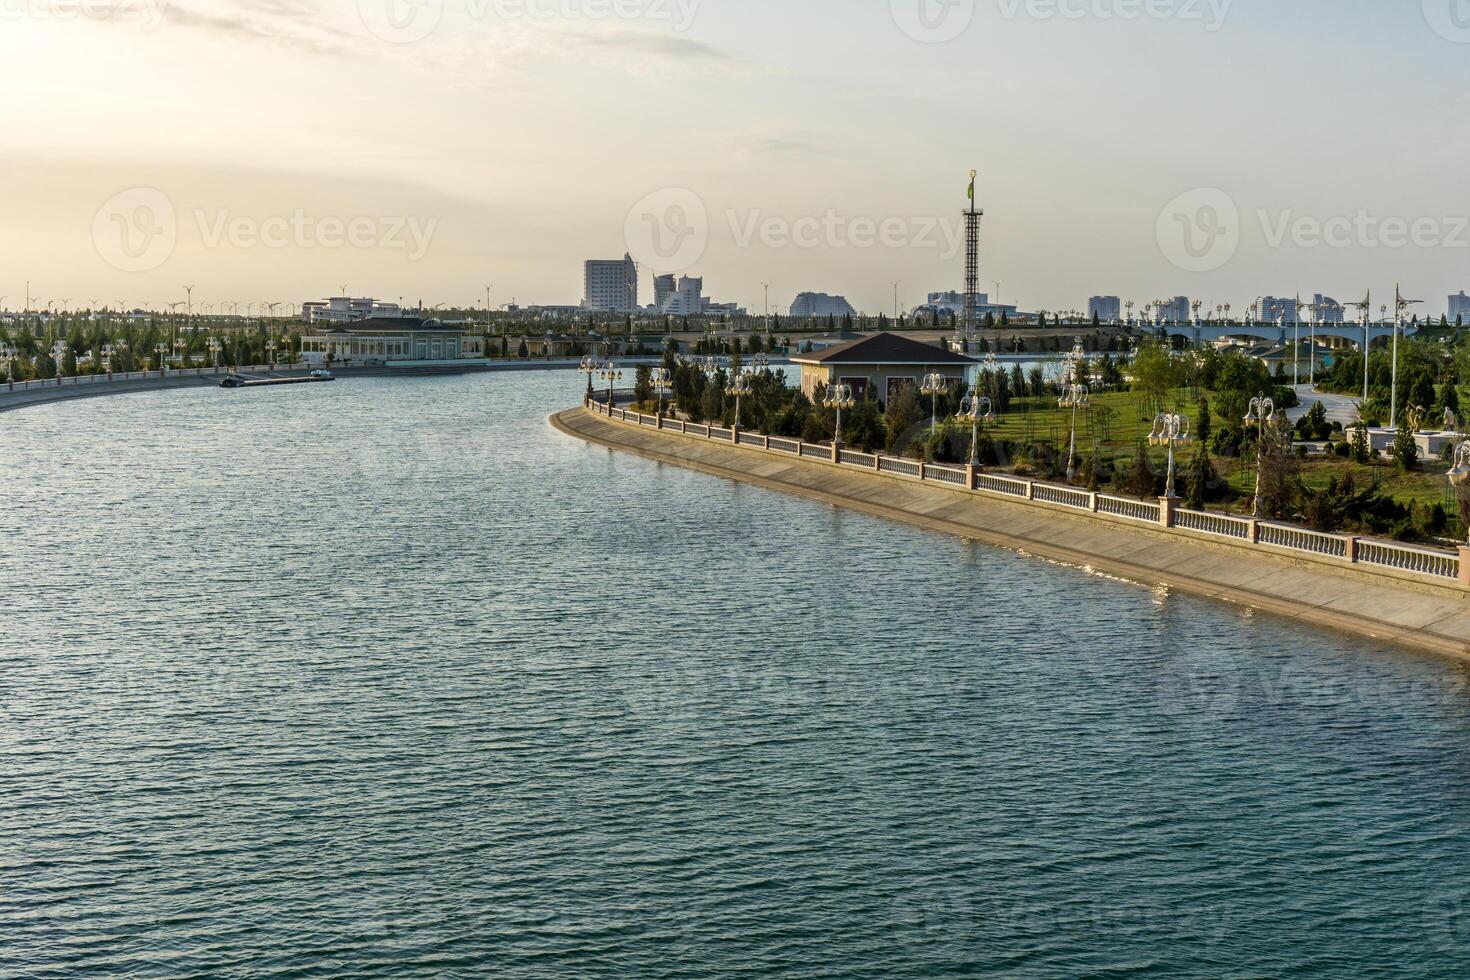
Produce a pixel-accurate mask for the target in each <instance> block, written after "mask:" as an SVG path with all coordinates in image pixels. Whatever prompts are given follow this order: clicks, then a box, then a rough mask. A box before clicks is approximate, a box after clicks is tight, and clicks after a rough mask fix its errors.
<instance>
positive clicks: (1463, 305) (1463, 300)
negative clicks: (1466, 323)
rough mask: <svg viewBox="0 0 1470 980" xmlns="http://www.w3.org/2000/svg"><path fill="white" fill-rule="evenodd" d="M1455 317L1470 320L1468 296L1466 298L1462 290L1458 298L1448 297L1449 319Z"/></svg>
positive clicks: (1469, 297)
mask: <svg viewBox="0 0 1470 980" xmlns="http://www.w3.org/2000/svg"><path fill="white" fill-rule="evenodd" d="M1457 316H1458V317H1464V318H1465V319H1466V320H1470V296H1466V295H1465V290H1463V289H1462V290H1460V294H1459V295H1458V296H1451V297H1450V319H1451V320H1453V319H1454V318H1455V317H1457Z"/></svg>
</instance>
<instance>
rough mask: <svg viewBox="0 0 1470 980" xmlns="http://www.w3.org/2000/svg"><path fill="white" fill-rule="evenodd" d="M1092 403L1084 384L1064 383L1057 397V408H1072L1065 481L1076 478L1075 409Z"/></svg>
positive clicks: (1090, 395)
mask: <svg viewBox="0 0 1470 980" xmlns="http://www.w3.org/2000/svg"><path fill="white" fill-rule="evenodd" d="M1091 404H1092V393H1091V392H1090V391H1089V390H1088V388H1087V385H1084V384H1076V383H1075V382H1074V383H1071V384H1065V385H1063V386H1062V397H1061V398H1059V399H1057V407H1058V408H1070V409H1071V410H1072V436H1071V439H1070V441H1069V442H1068V444H1067V482H1068V483H1071V482H1072V481H1073V480H1075V479H1077V411H1078V410H1079V409H1083V408H1087V407H1088V406H1090V405H1091Z"/></svg>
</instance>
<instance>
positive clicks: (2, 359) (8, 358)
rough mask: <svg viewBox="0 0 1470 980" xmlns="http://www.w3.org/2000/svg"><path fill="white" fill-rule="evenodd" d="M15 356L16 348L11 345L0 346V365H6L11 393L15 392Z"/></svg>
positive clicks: (6, 374)
mask: <svg viewBox="0 0 1470 980" xmlns="http://www.w3.org/2000/svg"><path fill="white" fill-rule="evenodd" d="M15 356H16V350H15V348H14V347H11V346H10V345H9V344H0V364H4V365H5V376H6V379H7V381H8V382H9V384H10V390H11V391H14V390H15Z"/></svg>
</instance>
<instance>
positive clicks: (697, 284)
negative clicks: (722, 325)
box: [659, 276, 706, 316]
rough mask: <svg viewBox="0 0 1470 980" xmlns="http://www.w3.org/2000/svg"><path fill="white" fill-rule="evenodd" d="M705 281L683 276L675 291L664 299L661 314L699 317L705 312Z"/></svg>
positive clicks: (660, 307)
mask: <svg viewBox="0 0 1470 980" xmlns="http://www.w3.org/2000/svg"><path fill="white" fill-rule="evenodd" d="M705 303H706V300H705V298H704V280H703V279H701V278H698V277H696V276H681V277H680V278H679V282H678V285H677V286H676V287H675V288H674V291H673V292H671V293H669V294H668V295H667V296H665V297H664V301H663V303H662V304H660V305H659V312H661V313H666V314H668V315H669V316H698V315H699V314H700V313H703V312H704V307H705Z"/></svg>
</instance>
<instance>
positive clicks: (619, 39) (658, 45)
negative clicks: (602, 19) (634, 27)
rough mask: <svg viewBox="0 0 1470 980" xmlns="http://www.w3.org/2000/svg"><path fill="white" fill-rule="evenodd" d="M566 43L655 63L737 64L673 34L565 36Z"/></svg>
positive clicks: (726, 54)
mask: <svg viewBox="0 0 1470 980" xmlns="http://www.w3.org/2000/svg"><path fill="white" fill-rule="evenodd" d="M568 39H569V40H571V41H572V42H573V43H575V44H579V45H581V46H582V47H584V48H589V49H597V48H603V49H606V50H609V51H613V52H616V53H618V54H620V55H625V54H631V55H638V56H641V57H645V58H653V59H656V60H665V61H674V62H705V63H715V64H735V63H739V62H740V61H741V59H739V58H737V57H735V56H734V55H733V54H731V53H730V52H728V51H726V50H724V49H723V48H717V47H715V46H714V45H713V44H706V43H705V42H704V41H696V40H694V39H693V38H688V37H680V36H678V35H674V34H654V33H650V32H647V31H627V30H624V31H607V30H599V31H596V32H591V31H578V32H575V33H569V35H568Z"/></svg>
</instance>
